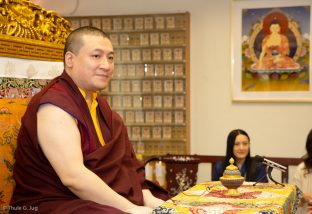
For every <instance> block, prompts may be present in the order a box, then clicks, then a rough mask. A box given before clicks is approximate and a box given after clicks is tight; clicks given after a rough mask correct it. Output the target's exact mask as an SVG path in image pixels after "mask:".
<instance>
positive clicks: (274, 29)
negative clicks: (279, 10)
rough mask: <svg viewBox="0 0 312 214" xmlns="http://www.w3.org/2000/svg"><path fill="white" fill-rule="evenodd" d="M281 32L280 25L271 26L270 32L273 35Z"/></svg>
mask: <svg viewBox="0 0 312 214" xmlns="http://www.w3.org/2000/svg"><path fill="white" fill-rule="evenodd" d="M280 30H281V26H280V25H279V24H271V26H270V31H271V32H272V33H279V32H280Z"/></svg>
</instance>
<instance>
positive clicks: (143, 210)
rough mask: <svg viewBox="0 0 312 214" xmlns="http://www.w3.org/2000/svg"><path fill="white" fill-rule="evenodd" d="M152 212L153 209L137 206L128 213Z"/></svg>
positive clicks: (147, 213) (146, 213) (148, 213)
mask: <svg viewBox="0 0 312 214" xmlns="http://www.w3.org/2000/svg"><path fill="white" fill-rule="evenodd" d="M152 211H153V209H152V208H149V207H143V206H135V207H133V208H131V209H129V210H127V211H126V212H127V213H131V214H150V213H151V212H152Z"/></svg>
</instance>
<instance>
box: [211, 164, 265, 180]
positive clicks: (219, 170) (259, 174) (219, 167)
mask: <svg viewBox="0 0 312 214" xmlns="http://www.w3.org/2000/svg"><path fill="white" fill-rule="evenodd" d="M256 169H257V170H256V171H255V172H256V174H255V175H254V176H253V178H254V179H252V180H249V181H254V182H268V178H267V176H266V170H265V167H264V166H263V164H262V163H256ZM239 171H240V173H241V176H243V177H245V176H246V172H247V166H246V162H245V163H244V164H243V166H242V167H241V169H240V170H239ZM222 176H223V161H218V162H217V163H216V164H215V168H214V172H213V174H212V175H211V180H212V181H218V180H219V178H220V177H222Z"/></svg>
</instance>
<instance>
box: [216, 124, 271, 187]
mask: <svg viewBox="0 0 312 214" xmlns="http://www.w3.org/2000/svg"><path fill="white" fill-rule="evenodd" d="M230 158H234V160H235V165H236V166H237V167H238V169H239V171H240V173H241V176H243V177H245V181H254V182H268V179H267V176H266V168H265V167H264V166H263V164H262V163H260V162H257V161H256V160H254V159H253V158H251V157H250V138H249V136H248V134H247V132H245V131H244V130H241V129H235V130H233V131H231V132H230V133H229V135H228V138H227V147H226V157H225V158H224V160H223V161H219V162H217V163H216V165H215V168H214V173H213V174H212V180H213V181H218V180H219V178H220V177H222V176H223V171H224V170H225V168H226V167H227V166H228V165H229V160H230Z"/></svg>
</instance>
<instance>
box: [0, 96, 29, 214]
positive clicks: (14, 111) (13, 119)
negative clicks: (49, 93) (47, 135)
mask: <svg viewBox="0 0 312 214" xmlns="http://www.w3.org/2000/svg"><path fill="white" fill-rule="evenodd" d="M27 103H28V99H0V178H1V179H0V213H6V210H7V209H8V204H9V202H10V199H11V196H12V191H13V188H14V185H15V183H14V180H13V177H12V173H13V164H14V161H15V160H14V151H15V148H16V138H17V134H18V130H19V128H20V124H21V122H20V121H21V117H22V116H23V114H24V112H25V110H26V107H27Z"/></svg>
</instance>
